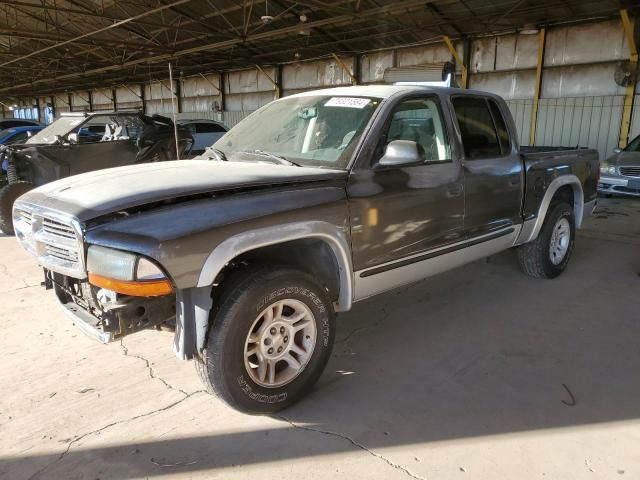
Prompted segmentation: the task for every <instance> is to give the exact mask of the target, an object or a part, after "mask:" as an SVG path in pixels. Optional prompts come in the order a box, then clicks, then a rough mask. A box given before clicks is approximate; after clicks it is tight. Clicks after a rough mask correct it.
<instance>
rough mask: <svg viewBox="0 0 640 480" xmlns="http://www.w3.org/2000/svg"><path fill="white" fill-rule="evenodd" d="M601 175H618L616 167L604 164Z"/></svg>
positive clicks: (601, 166) (601, 167)
mask: <svg viewBox="0 0 640 480" xmlns="http://www.w3.org/2000/svg"><path fill="white" fill-rule="evenodd" d="M600 173H608V174H609V175H615V174H616V167H615V166H614V165H607V164H606V163H603V164H601V165H600Z"/></svg>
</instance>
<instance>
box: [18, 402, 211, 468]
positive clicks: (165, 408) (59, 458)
mask: <svg viewBox="0 0 640 480" xmlns="http://www.w3.org/2000/svg"><path fill="white" fill-rule="evenodd" d="M198 393H206V391H205V390H196V391H195V392H191V393H189V394H186V396H185V397H184V398H181V399H180V400H176V401H175V402H173V403H170V404H169V405H165V406H164V407H162V408H158V409H156V410H151V411H150V412H146V413H141V414H140V415H135V416H133V417H131V418H126V419H124V420H118V421H116V422H112V423H109V424H107V425H105V426H103V427H100V428H97V429H96V430H92V431H90V432H87V433H83V434H82V435H78V436H76V437H74V438H72V439H71V440H70V441H69V443H68V444H67V448H66V449H65V450H64V451H63V452H61V453H60V455H58V458H56V459H55V460H54V461H53V462H51V463H49V464H47V465H45V466H44V467H42V468H41V469H40V470H38V471H37V472H35V473H34V474H33V475H31V476H30V477H29V479H28V480H34V479H36V478H38V477H39V476H40V475H41V474H42V473H43V472H44V471H45V470H48V469H49V468H51V467H52V466H54V465H55V464H56V463H58V462H60V461H61V460H62V459H63V458H64V457H65V456H66V455H67V454H68V453H69V451H70V450H71V447H72V446H73V445H74V444H76V443H78V442H79V441H80V440H82V439H84V438H86V437H88V436H90V435H95V434H97V433H101V432H103V431H104V430H107V429H108V428H111V427H115V426H116V425H122V424H123V423H128V422H132V421H134V420H138V419H139V418H144V417H149V416H151V415H155V414H156V413H160V412H164V411H165V410H169V409H171V408H173V407H175V406H176V405H179V404H181V403H182V402H184V401H185V400H187V399H189V398H191V397H193V396H194V395H196V394H198Z"/></svg>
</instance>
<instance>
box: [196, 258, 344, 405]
mask: <svg viewBox="0 0 640 480" xmlns="http://www.w3.org/2000/svg"><path fill="white" fill-rule="evenodd" d="M220 288H221V291H220V292H217V293H218V295H216V297H217V298H219V300H218V302H215V300H214V304H215V306H214V308H213V309H212V312H211V327H210V331H209V336H208V339H207V346H206V349H205V351H204V352H203V355H202V358H201V359H198V360H197V361H196V369H197V371H198V374H199V376H200V378H201V380H202V381H203V382H204V384H205V386H206V387H207V391H209V392H210V393H213V394H215V395H216V396H218V397H220V398H221V399H222V400H224V401H225V402H226V403H227V404H229V405H230V406H232V407H233V408H235V409H237V410H240V411H242V412H245V413H259V414H264V413H272V412H276V411H278V410H281V409H283V408H285V407H287V406H289V405H291V404H292V403H294V402H295V401H297V400H298V399H299V398H301V397H302V396H303V395H304V394H305V393H306V392H308V391H309V389H311V387H312V386H313V384H314V383H315V382H316V381H317V379H318V378H319V377H320V374H321V373H322V371H323V370H324V367H325V365H326V363H327V361H328V359H329V356H330V353H331V349H332V346H333V341H334V330H335V313H334V311H333V306H332V303H331V301H330V299H329V298H328V296H327V293H326V291H325V290H324V289H323V288H322V287H320V286H319V285H318V284H317V283H316V282H315V281H314V279H313V278H312V277H311V276H310V275H308V274H306V273H304V272H301V271H299V270H294V269H291V268H286V267H279V268H276V269H269V268H264V267H247V268H245V269H241V270H240V271H238V272H236V273H235V278H230V279H229V280H228V281H227V282H224V283H223V285H222V286H221V287H220Z"/></svg>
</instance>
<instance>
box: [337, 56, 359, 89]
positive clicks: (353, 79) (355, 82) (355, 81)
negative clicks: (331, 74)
mask: <svg viewBox="0 0 640 480" xmlns="http://www.w3.org/2000/svg"><path fill="white" fill-rule="evenodd" d="M331 56H332V57H333V58H334V59H335V61H336V63H337V64H338V65H340V68H342V70H344V71H345V72H347V75H349V77H351V85H358V77H356V76H355V74H354V72H352V71H351V70H350V69H349V67H348V66H347V64H346V63H344V62H343V61H342V59H341V58H340V57H339V56H338V55H336V54H335V53H332V54H331ZM354 63H355V62H354Z"/></svg>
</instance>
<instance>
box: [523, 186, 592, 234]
mask: <svg viewBox="0 0 640 480" xmlns="http://www.w3.org/2000/svg"><path fill="white" fill-rule="evenodd" d="M565 185H569V186H571V188H572V190H573V213H574V217H575V224H576V228H580V227H581V226H582V219H583V217H584V192H583V190H582V184H581V183H580V180H579V179H578V177H576V176H575V175H571V174H567V175H562V176H560V177H557V178H555V179H554V180H553V181H552V182H551V183H550V184H549V186H548V187H547V190H546V192H545V194H544V197H543V198H542V201H541V202H540V206H539V207H538V214H537V215H536V218H533V219H531V220H527V221H525V222H524V224H523V226H522V230H521V232H520V235H519V236H518V239H517V240H516V243H515V244H516V245H521V244H523V243H529V242H532V241H533V240H535V239H536V238H538V234H539V233H540V230H541V229H542V224H543V223H544V220H545V218H546V216H547V213H548V211H549V207H550V206H551V202H552V201H553V197H554V195H555V194H556V192H557V191H558V190H559V189H560V188H561V187H563V186H565Z"/></svg>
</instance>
